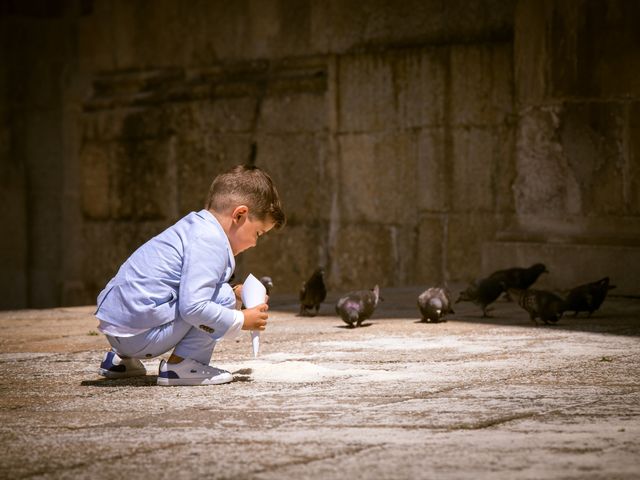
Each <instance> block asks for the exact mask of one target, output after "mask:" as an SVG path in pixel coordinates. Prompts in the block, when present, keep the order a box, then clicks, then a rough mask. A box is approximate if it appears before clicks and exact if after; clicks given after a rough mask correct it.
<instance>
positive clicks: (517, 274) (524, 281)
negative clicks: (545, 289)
mask: <svg viewBox="0 0 640 480" xmlns="http://www.w3.org/2000/svg"><path fill="white" fill-rule="evenodd" d="M543 273H549V270H547V267H546V266H545V265H544V264H543V263H535V264H533V265H531V266H530V267H529V268H521V267H513V268H507V269H505V270H498V271H495V272H493V273H492V274H491V275H489V278H494V279H496V280H498V281H500V282H502V283H504V288H505V290H507V295H506V297H507V299H509V292H508V290H509V289H510V288H517V289H520V290H526V289H527V288H529V287H530V286H531V285H533V284H534V283H535V282H536V280H538V277H539V276H540V275H542V274H543Z"/></svg>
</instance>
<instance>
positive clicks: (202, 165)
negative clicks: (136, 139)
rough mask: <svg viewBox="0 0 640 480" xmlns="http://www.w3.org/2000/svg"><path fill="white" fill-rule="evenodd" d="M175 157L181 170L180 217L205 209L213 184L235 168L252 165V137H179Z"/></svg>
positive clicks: (197, 133) (191, 134)
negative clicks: (250, 158)
mask: <svg viewBox="0 0 640 480" xmlns="http://www.w3.org/2000/svg"><path fill="white" fill-rule="evenodd" d="M174 151H175V153H174V156H175V162H176V168H177V179H178V180H177V185H176V188H177V190H178V198H177V202H178V214H179V215H184V214H186V213H187V212H190V211H193V210H200V209H201V208H204V205H205V200H206V198H207V193H208V192H209V187H210V186H211V182H212V181H213V179H214V178H215V176H216V175H218V174H219V173H222V172H223V171H225V170H228V169H229V168H231V167H232V166H234V165H238V164H243V163H248V162H249V157H250V155H251V137H250V135H249V134H235V133H213V132H210V133H207V132H206V131H203V130H199V129H194V130H193V131H184V132H181V133H180V135H179V136H177V137H176V140H175V147H174Z"/></svg>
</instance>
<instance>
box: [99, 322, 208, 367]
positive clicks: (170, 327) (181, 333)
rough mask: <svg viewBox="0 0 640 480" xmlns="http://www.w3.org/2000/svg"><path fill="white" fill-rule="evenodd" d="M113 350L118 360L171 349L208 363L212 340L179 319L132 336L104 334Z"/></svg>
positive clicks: (152, 354) (146, 355) (179, 354)
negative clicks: (120, 357) (118, 356)
mask: <svg viewBox="0 0 640 480" xmlns="http://www.w3.org/2000/svg"><path fill="white" fill-rule="evenodd" d="M105 336H106V337H107V340H109V343H110V344H111V347H112V348H113V350H114V351H115V352H116V353H117V354H118V355H120V356H122V357H131V358H153V357H157V356H159V355H162V354H163V353H165V352H168V351H169V350H171V349H172V348H174V347H175V350H174V353H175V354H176V355H178V356H180V357H182V358H191V359H193V360H196V361H198V362H200V363H204V364H205V365H208V364H209V361H210V360H211V355H212V354H213V349H214V347H215V346H216V340H214V339H213V338H211V336H210V335H208V334H207V333H206V332H203V331H202V330H200V329H198V328H196V327H194V326H193V325H191V324H190V323H187V322H185V321H184V320H182V319H181V318H178V319H176V320H174V321H173V322H169V323H165V324H164V325H161V326H159V327H155V328H152V329H151V330H147V331H146V332H143V333H140V334H138V335H134V336H133V337H112V336H110V335H105Z"/></svg>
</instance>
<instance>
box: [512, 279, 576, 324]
mask: <svg viewBox="0 0 640 480" xmlns="http://www.w3.org/2000/svg"><path fill="white" fill-rule="evenodd" d="M508 292H509V294H510V295H511V297H512V298H514V299H516V301H517V302H518V305H520V306H521V307H522V308H524V309H525V310H526V311H527V312H529V317H530V318H531V321H532V322H534V323H535V324H536V325H537V324H538V322H537V320H536V318H540V320H542V321H543V322H544V323H546V324H547V325H549V324H550V323H556V322H557V321H558V320H560V318H561V317H562V314H563V313H564V311H565V302H564V300H563V299H562V298H560V297H559V296H558V295H556V294H555V293H551V292H547V291H545V290H534V289H533V288H531V289H528V290H522V289H518V288H510V289H509V290H508Z"/></svg>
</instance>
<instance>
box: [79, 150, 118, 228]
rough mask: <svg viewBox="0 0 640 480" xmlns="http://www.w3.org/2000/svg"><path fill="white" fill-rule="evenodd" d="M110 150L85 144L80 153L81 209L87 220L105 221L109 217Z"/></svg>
mask: <svg viewBox="0 0 640 480" xmlns="http://www.w3.org/2000/svg"><path fill="white" fill-rule="evenodd" d="M111 150H112V149H111V148H110V147H109V145H108V144H104V143H102V144H99V143H95V142H86V143H85V144H84V145H83V146H82V150H81V151H80V163H81V166H82V174H81V177H82V208H83V212H84V215H85V216H86V217H87V218H92V219H100V220H106V219H108V218H109V217H110V215H111V205H110V197H111V194H110V182H111V179H110V173H109V172H110V170H111V168H110V163H111V162H112V161H113V159H112V158H110V154H111V153H112V152H111Z"/></svg>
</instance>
